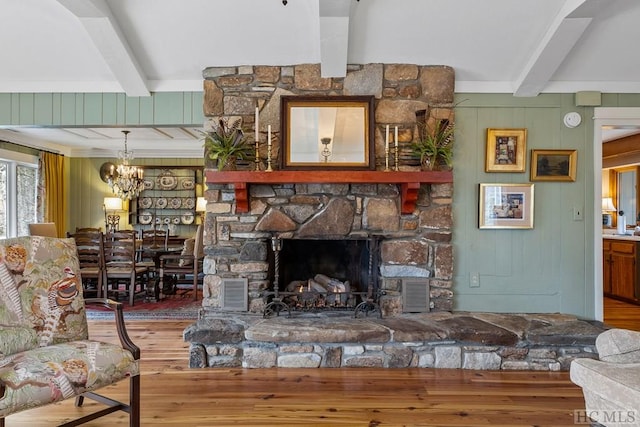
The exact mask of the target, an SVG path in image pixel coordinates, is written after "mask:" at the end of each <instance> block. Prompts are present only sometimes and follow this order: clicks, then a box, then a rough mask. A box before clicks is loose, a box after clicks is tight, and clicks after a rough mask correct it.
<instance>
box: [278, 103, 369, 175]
mask: <svg viewBox="0 0 640 427" xmlns="http://www.w3.org/2000/svg"><path fill="white" fill-rule="evenodd" d="M364 113H365V112H364V109H363V108H358V107H292V108H291V142H292V146H291V154H290V157H289V160H290V161H291V162H293V163H315V162H321V163H328V162H331V163H336V162H338V163H362V162H364V161H365V160H366V155H365V154H366V153H365V151H364V150H363V147H364V141H365V140H364V137H365V134H364V127H363V126H351V124H364V120H365V114H364Z"/></svg>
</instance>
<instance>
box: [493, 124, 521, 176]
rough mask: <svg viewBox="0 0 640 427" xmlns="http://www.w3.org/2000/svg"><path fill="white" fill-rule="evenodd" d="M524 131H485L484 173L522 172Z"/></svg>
mask: <svg viewBox="0 0 640 427" xmlns="http://www.w3.org/2000/svg"><path fill="white" fill-rule="evenodd" d="M526 146H527V130H526V129H491V128H489V129H487V153H486V160H485V168H484V170H485V172H524V170H525V164H526V156H525V153H526V152H527V151H526Z"/></svg>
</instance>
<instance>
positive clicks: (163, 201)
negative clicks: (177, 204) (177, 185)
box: [156, 197, 167, 209]
mask: <svg viewBox="0 0 640 427" xmlns="http://www.w3.org/2000/svg"><path fill="white" fill-rule="evenodd" d="M166 207H167V198H166V197H158V198H157V199H156V208H158V209H164V208H166Z"/></svg>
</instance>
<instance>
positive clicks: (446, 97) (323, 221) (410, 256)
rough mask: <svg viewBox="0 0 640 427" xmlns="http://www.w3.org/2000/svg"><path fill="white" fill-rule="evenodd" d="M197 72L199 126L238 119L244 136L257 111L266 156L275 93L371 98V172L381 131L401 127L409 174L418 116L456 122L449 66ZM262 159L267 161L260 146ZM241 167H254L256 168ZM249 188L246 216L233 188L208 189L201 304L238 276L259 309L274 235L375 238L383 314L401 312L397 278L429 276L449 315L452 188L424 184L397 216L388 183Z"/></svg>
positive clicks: (214, 301)
mask: <svg viewBox="0 0 640 427" xmlns="http://www.w3.org/2000/svg"><path fill="white" fill-rule="evenodd" d="M203 76H204V78H205V81H204V92H205V93H204V113H205V116H206V117H207V121H206V122H205V129H211V124H212V123H215V122H216V121H217V120H218V119H219V118H221V117H233V118H236V117H240V118H241V119H242V123H243V124H242V128H243V129H244V130H245V133H248V134H251V135H252V134H253V124H254V114H255V107H256V106H258V107H259V109H260V135H261V140H262V141H265V139H266V129H267V125H271V128H272V133H273V150H272V159H277V158H278V151H279V128H280V98H281V96H287V95H326V96H332V95H334V96H335V95H374V96H375V135H374V138H375V155H376V168H377V169H383V168H384V163H385V161H384V129H385V127H386V125H389V126H390V127H392V128H393V127H394V126H398V132H399V138H398V139H399V144H400V150H401V154H402V155H401V162H400V170H413V171H415V170H419V167H418V162H417V160H416V159H413V158H411V156H410V154H409V151H410V150H409V148H408V146H409V144H410V142H411V141H412V140H413V139H414V138H417V136H418V133H417V132H418V130H417V125H416V114H415V113H416V111H418V110H427V111H428V112H429V114H428V119H429V120H435V119H444V118H446V119H449V120H451V121H452V122H453V94H454V72H453V69H452V68H451V67H447V66H420V65H412V64H365V65H350V66H349V67H348V71H347V76H346V77H344V78H322V77H321V76H320V65H319V64H303V65H295V66H285V67H274V66H238V67H224V68H207V69H205V70H204V72H203ZM260 155H261V157H262V158H263V160H264V158H265V157H266V155H267V153H266V144H262V147H261V150H260ZM206 164H207V165H208V167H211V166H212V165H211V164H210V163H206ZM454 166H455V159H454ZM240 168H242V166H240ZM245 168H246V169H248V170H251V169H252V168H253V164H247V165H246V167H245ZM274 168H275V169H277V168H278V165H277V161H276V160H274ZM265 173H267V172H265ZM302 173H303V172H302ZM249 190H250V193H249V194H250V209H249V212H247V213H243V214H239V213H236V209H235V204H234V202H235V195H234V191H233V186H232V185H223V184H208V185H207V189H206V191H205V197H206V198H207V201H208V204H207V213H206V219H205V254H206V258H205V274H206V276H205V280H204V290H203V294H204V299H203V307H204V308H206V309H213V310H215V309H217V308H221V307H222V306H223V302H222V294H221V293H222V286H221V283H222V280H223V279H224V278H238V277H242V278H247V279H248V282H249V311H252V312H261V311H262V308H263V307H264V299H263V292H264V291H265V290H269V289H271V280H272V277H269V272H270V266H269V262H268V261H267V254H268V250H267V248H268V246H267V245H269V244H270V238H271V236H273V235H274V234H275V235H279V236H281V237H283V238H296V237H298V238H323V237H326V236H329V238H345V239H353V238H367V237H369V236H373V235H375V236H378V237H381V238H382V239H381V244H380V254H379V260H380V265H379V267H380V268H379V272H378V273H379V286H380V288H381V289H382V290H384V291H385V292H386V295H384V296H383V297H382V298H381V306H382V311H383V314H384V315H385V316H390V315H394V314H398V313H400V312H402V298H401V283H402V279H403V278H415V277H420V278H425V279H427V280H428V282H429V294H430V301H431V308H432V309H433V310H441V311H450V310H452V308H453V293H452V291H451V285H452V277H453V249H452V246H451V232H452V226H453V220H452V209H451V201H452V195H453V185H452V184H423V185H421V188H420V191H419V196H418V200H417V205H416V209H415V211H414V212H413V213H412V214H404V215H403V214H401V213H400V202H399V200H400V194H399V188H398V187H397V186H396V185H395V184H279V185H255V184H251V185H250V189H249ZM272 269H273V268H272V267H271V271H272ZM284 285H286V284H284ZM280 288H281V289H282V288H283V284H280Z"/></svg>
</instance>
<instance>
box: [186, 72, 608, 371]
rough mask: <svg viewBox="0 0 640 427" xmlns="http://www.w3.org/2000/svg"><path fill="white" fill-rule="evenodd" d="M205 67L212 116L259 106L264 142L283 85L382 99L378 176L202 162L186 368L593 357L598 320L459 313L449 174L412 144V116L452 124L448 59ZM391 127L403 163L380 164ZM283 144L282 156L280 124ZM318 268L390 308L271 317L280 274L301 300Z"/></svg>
mask: <svg viewBox="0 0 640 427" xmlns="http://www.w3.org/2000/svg"><path fill="white" fill-rule="evenodd" d="M203 74H204V77H205V83H204V87H205V105H204V111H205V115H206V116H207V117H208V120H209V121H215V120H217V119H218V118H219V117H225V116H226V117H234V118H235V117H240V118H242V120H243V128H245V129H252V125H253V123H254V118H253V117H254V110H255V106H256V105H258V107H259V110H260V115H259V119H260V120H259V121H260V125H261V126H260V129H259V132H260V135H261V140H263V141H264V138H265V136H266V126H267V125H268V124H270V125H272V128H273V129H277V128H278V125H279V123H280V97H281V96H283V95H287V96H291V95H310V94H315V95H325V96H331V95H374V96H375V100H376V101H375V131H374V135H373V137H374V145H375V163H376V170H375V171H350V172H343V171H331V172H327V171H324V173H323V172H322V171H280V170H278V167H277V162H276V165H275V166H276V167H275V168H274V169H275V171H273V172H264V171H257V172H256V171H252V169H253V166H254V165H252V164H245V165H244V167H243V168H242V170H239V171H234V172H219V171H214V170H211V169H208V170H206V172H205V174H206V184H207V188H206V191H205V196H206V198H207V201H208V204H207V212H206V218H205V222H204V224H205V255H206V257H205V266H204V270H205V279H204V288H203V295H204V298H203V303H202V304H203V310H202V311H201V313H200V316H199V319H198V320H197V321H196V322H195V323H194V324H193V325H191V326H189V327H188V328H187V329H186V330H185V332H184V339H185V340H186V341H188V342H189V343H190V349H189V366H190V367H192V368H196V367H198V368H204V367H243V368H272V367H283V368H286V367H308V368H319V367H320V368H331V367H384V368H401V367H420V368H463V369H518V370H522V369H536V370H566V369H568V367H569V365H570V363H571V360H572V359H573V358H575V357H595V356H596V353H595V346H594V342H595V337H596V336H597V335H598V334H599V333H600V332H601V331H602V326H601V325H598V324H592V323H589V322H585V321H582V320H580V319H576V318H575V316H566V315H562V314H550V315H537V314H513V315H509V314H504V315H502V314H496V313H468V312H454V311H453V307H454V294H453V292H452V277H453V248H452V244H451V236H452V232H453V216H452V206H451V203H452V196H453V188H454V185H453V174H452V173H451V172H450V171H447V172H420V171H419V169H418V162H417V160H416V159H415V158H413V157H412V156H411V155H410V150H409V144H410V143H411V141H412V140H414V139H415V138H416V137H417V132H418V128H417V126H416V117H417V116H416V113H417V112H419V111H421V110H426V113H427V114H425V120H442V119H447V120H449V121H450V122H452V123H453V113H452V111H453V87H454V78H453V70H452V69H451V68H450V67H445V66H419V65H412V64H365V65H350V66H349V67H348V71H347V76H346V77H345V78H322V77H321V76H320V67H319V65H317V64H305V65H296V66H288V67H262V66H244V67H228V68H209V69H206V70H205V71H204V73H203ZM208 123H210V122H207V123H206V124H205V125H206V126H207V125H208ZM387 125H389V126H393V127H395V126H397V127H398V130H399V167H398V171H395V170H394V171H389V172H386V171H383V169H384V167H385V157H384V153H385V150H384V145H385V144H384V142H385V141H384V129H385V128H386V126H387ZM273 144H274V147H273V148H274V152H273V153H272V155H273V157H272V158H273V159H277V157H278V150H279V135H278V132H276V134H275V139H274V141H273ZM260 154H261V157H262V159H263V160H264V158H265V157H266V155H267V150H266V147H264V146H263V147H261V148H260ZM208 166H209V167H211V165H208ZM392 166H393V164H392ZM454 167H455V159H454ZM274 238H276V239H277V240H278V241H279V242H280V243H281V244H282V247H283V248H285V249H284V250H282V253H280V255H281V256H280V259H279V262H280V263H282V266H280V265H278V266H276V264H278V263H277V262H276V260H275V253H274V251H273V249H272V241H273V239H274ZM331 243H335V244H337V246H332V245H331ZM352 245H353V246H352ZM311 254H314V255H317V259H312V258H313V257H312V256H307V255H311ZM345 258H346V261H347V262H345V263H343V262H342V260H343V259H345ZM308 259H309V260H310V261H309V263H307V260H308ZM369 260H371V262H369ZM302 264H308V265H302ZM327 265H329V267H331V269H325V268H326V267H327ZM276 267H277V268H276ZM276 271H277V274H276ZM318 274H323V275H325V276H327V277H329V278H330V279H335V280H338V281H340V282H341V283H342V284H343V285H344V283H345V282H347V281H348V282H349V286H350V287H351V285H352V284H353V287H354V289H355V288H357V291H354V292H363V291H364V287H365V286H366V288H367V289H368V288H369V287H370V286H371V284H373V286H374V287H375V289H376V296H378V295H379V303H380V311H381V312H382V315H383V316H382V318H379V317H377V316H370V317H357V316H342V315H336V316H333V315H329V314H327V313H320V314H317V313H306V312H304V313H296V314H295V315H292V316H291V317H288V316H277V317H276V316H273V317H269V318H264V317H263V316H262V315H261V314H262V313H263V310H264V308H265V305H266V304H268V303H269V301H270V300H269V298H272V297H273V292H274V288H273V287H274V285H275V284H276V283H277V286H278V289H279V290H280V291H285V290H286V289H287V287H288V286H289V285H290V283H294V285H292V287H291V288H290V289H296V286H298V290H299V291H301V292H300V293H301V294H304V291H305V288H304V285H305V284H307V286H308V288H307V290H310V289H311V288H310V286H311V284H310V283H309V282H308V280H309V276H314V278H315V276H316V275H318ZM296 281H299V282H296ZM300 282H301V283H300ZM238 283H239V284H241V285H242V286H239V287H236V288H233V287H232V286H231V285H233V284H238ZM228 284H229V286H227V285H228ZM409 285H411V286H409ZM231 288H233V289H235V290H237V289H241V290H242V291H243V292H244V293H245V294H243V295H242V296H241V298H239V299H241V300H242V302H243V303H246V304H244V305H245V307H246V308H242V310H239V309H237V308H232V307H227V306H226V304H227V301H235V300H237V299H238V298H237V297H238V294H235V295H234V297H235V299H234V298H227V297H226V293H227V291H228V290H229V289H231ZM377 291H380V292H379V293H378V292H377ZM301 297H302V296H301ZM314 297H315V296H314ZM341 297H342V296H341ZM403 297H404V298H403ZM299 301H300V299H296V300H293V301H290V304H292V305H295V304H297V303H298V302H299ZM334 301H335V300H334ZM416 302H417V303H416ZM421 305H422V307H421ZM425 305H426V306H425ZM231 309H234V310H236V311H235V312H230V311H229V310H231ZM418 311H420V312H421V313H416V312H418ZM424 311H430V312H428V313H424ZM354 317H356V318H354Z"/></svg>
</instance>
